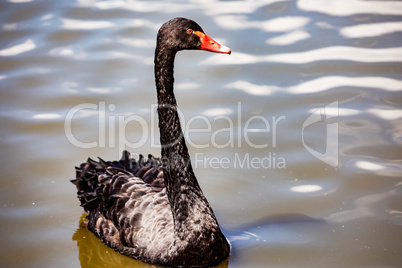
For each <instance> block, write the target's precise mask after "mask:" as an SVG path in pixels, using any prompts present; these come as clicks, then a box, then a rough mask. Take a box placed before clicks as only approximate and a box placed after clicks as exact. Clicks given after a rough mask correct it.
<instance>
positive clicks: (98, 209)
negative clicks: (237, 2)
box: [71, 18, 231, 267]
mask: <svg viewBox="0 0 402 268" xmlns="http://www.w3.org/2000/svg"><path fill="white" fill-rule="evenodd" d="M184 49H201V50H207V51H212V52H218V53H224V54H230V53H231V51H230V49H229V48H227V47H225V46H221V45H220V44H218V43H217V42H215V41H214V40H213V39H212V38H210V37H209V36H207V35H206V34H205V33H204V31H203V30H202V29H201V27H200V26H199V25H198V24H197V23H195V22H194V21H192V20H189V19H185V18H175V19H172V20H170V21H168V22H166V23H165V24H163V25H162V27H161V28H160V29H159V32H158V36H157V44H156V49H155V61H154V63H155V81H156V88H157V97H158V117H159V130H160V141H161V145H162V148H161V153H162V157H161V158H154V157H153V156H151V155H149V156H148V158H147V159H144V157H142V156H140V158H139V159H138V161H136V160H134V159H131V158H130V155H129V153H128V152H127V151H124V152H123V157H122V158H121V160H119V161H113V162H106V161H103V160H102V159H99V162H97V161H94V160H92V159H88V161H87V162H86V163H83V164H81V165H80V167H76V179H75V180H72V181H71V182H72V183H73V184H75V185H76V187H77V190H78V192H77V195H78V198H79V200H80V201H81V206H82V207H84V209H85V211H86V212H87V213H88V216H87V219H88V221H87V228H88V229H89V230H90V231H91V232H93V233H94V234H95V235H96V236H97V237H98V238H99V239H100V240H101V241H102V242H103V243H105V244H106V245H108V246H109V247H111V248H113V249H114V250H116V251H118V252H120V253H123V254H125V255H128V256H131V257H134V258H136V259H138V260H141V261H144V262H148V263H152V264H157V265H162V266H173V267H206V266H213V265H217V264H219V263H221V262H222V261H224V260H226V259H227V258H228V257H229V254H230V244H229V242H228V241H227V239H226V238H225V236H224V235H223V234H222V232H221V230H220V228H219V225H218V222H217V220H216V218H215V215H214V213H213V211H212V208H211V207H210V205H209V203H208V201H207V199H206V198H205V196H204V194H203V192H202V190H201V188H200V186H199V185H198V182H197V179H196V177H195V175H194V172H193V169H192V166H191V162H190V156H189V153H188V150H187V146H186V143H185V140H184V137H183V134H182V130H181V126H180V122H179V116H178V113H177V109H176V107H177V106H176V99H175V96H174V93H173V81H174V78H173V64H174V59H175V55H176V53H177V52H178V51H180V50H184Z"/></svg>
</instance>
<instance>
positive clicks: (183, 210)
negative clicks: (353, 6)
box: [155, 46, 219, 239]
mask: <svg viewBox="0 0 402 268" xmlns="http://www.w3.org/2000/svg"><path fill="white" fill-rule="evenodd" d="M175 55H176V51H172V50H168V49H164V48H161V47H160V46H157V48H156V51H155V82H156V88H157V95H158V117H159V131H160V142H161V146H162V161H163V162H164V177H165V184H166V189H167V196H168V199H169V202H170V205H171V208H172V214H173V219H174V223H175V231H176V233H177V234H179V235H180V236H183V238H182V239H184V237H185V236H186V235H188V233H186V230H188V231H190V230H191V228H193V227H192V225H194V222H197V223H199V225H200V227H201V229H203V230H204V231H205V229H211V228H212V229H214V228H215V227H216V226H218V224H217V221H216V218H215V216H214V214H213V212H212V209H211V207H210V205H209V204H208V201H207V200H206V198H205V197H204V195H203V193H202V190H201V188H200V186H199V184H198V182H197V179H196V177H195V175H194V172H193V169H192V166H191V161H190V156H189V153H188V149H187V146H186V143H185V140H184V136H183V132H182V129H181V125H180V120H179V115H178V112H177V106H176V98H175V95H174V92H173V83H174V77H173V65H174V59H175ZM218 228H219V227H218Z"/></svg>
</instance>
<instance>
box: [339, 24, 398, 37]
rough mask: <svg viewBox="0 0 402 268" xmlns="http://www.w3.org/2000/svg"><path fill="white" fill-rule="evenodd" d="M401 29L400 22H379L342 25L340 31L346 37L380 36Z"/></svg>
mask: <svg viewBox="0 0 402 268" xmlns="http://www.w3.org/2000/svg"><path fill="white" fill-rule="evenodd" d="M401 31H402V22H381V23H367V24H359V25H354V26H349V27H344V28H342V29H341V30H340V33H341V34H342V35H343V36H345V37H347V38H363V37H373V36H380V35H384V34H391V33H395V32H401Z"/></svg>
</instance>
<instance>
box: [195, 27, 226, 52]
mask: <svg viewBox="0 0 402 268" xmlns="http://www.w3.org/2000/svg"><path fill="white" fill-rule="evenodd" d="M194 33H195V34H196V35H198V36H199V37H200V39H201V46H200V47H199V48H200V49H202V50H206V51H211V52H217V53H223V54H230V53H231V52H232V51H231V50H230V48H228V47H225V46H222V45H221V44H219V43H218V42H216V41H215V40H214V39H212V38H211V37H209V36H208V35H206V34H204V33H203V32H200V31H195V32H194Z"/></svg>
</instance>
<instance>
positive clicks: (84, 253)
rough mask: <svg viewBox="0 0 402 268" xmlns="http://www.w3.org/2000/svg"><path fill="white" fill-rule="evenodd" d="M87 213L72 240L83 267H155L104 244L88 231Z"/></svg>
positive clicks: (220, 266) (223, 267) (225, 267)
mask: <svg viewBox="0 0 402 268" xmlns="http://www.w3.org/2000/svg"><path fill="white" fill-rule="evenodd" d="M86 216H87V214H86V213H84V214H83V215H82V216H81V219H80V222H79V227H78V228H77V230H76V231H75V233H74V235H73V237H72V240H73V241H77V247H78V254H79V256H78V257H79V260H80V264H81V267H82V268H97V267H108V268H121V267H130V268H155V267H159V266H156V265H152V264H148V263H145V262H142V261H138V260H136V259H134V258H130V257H128V256H125V255H123V254H120V253H118V252H116V251H114V250H113V249H111V248H109V247H108V246H106V245H105V244H103V243H102V242H101V241H100V240H99V239H98V238H97V237H96V236H95V235H94V234H93V233H91V232H90V231H88V229H87V228H86V226H85V224H84V220H85V218H86ZM228 265H229V260H226V261H224V262H222V263H221V264H219V265H218V266H215V268H227V267H228Z"/></svg>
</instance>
